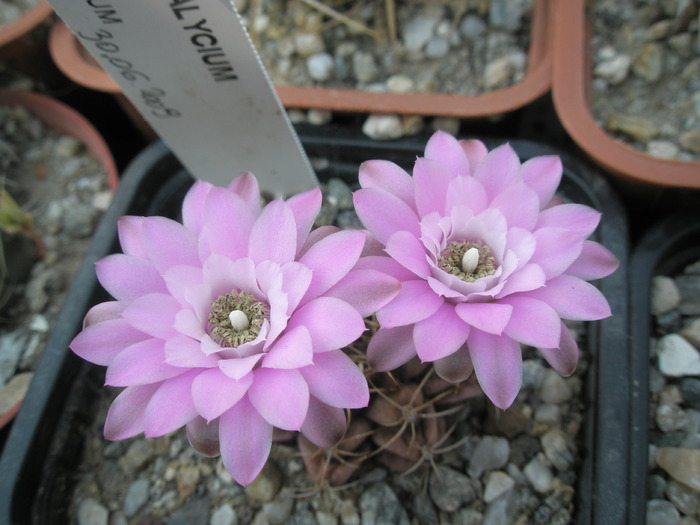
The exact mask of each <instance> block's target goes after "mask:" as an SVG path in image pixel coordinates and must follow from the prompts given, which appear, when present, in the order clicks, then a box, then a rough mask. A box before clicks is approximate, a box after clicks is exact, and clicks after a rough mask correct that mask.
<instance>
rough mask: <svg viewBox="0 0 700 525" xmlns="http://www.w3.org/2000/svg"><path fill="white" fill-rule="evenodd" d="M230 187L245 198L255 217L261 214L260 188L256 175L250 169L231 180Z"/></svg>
mask: <svg viewBox="0 0 700 525" xmlns="http://www.w3.org/2000/svg"><path fill="white" fill-rule="evenodd" d="M228 189H229V190H231V191H233V192H234V193H236V194H238V195H240V196H241V197H242V198H243V200H244V201H245V203H246V204H247V205H248V208H249V209H250V212H251V213H252V214H253V217H257V216H258V215H259V214H260V188H259V187H258V180H257V179H256V178H255V175H253V174H252V173H251V172H249V171H244V172H243V173H241V174H240V175H238V176H237V177H236V178H235V179H233V180H232V181H231V183H230V184H229V185H228Z"/></svg>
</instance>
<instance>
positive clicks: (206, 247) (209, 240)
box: [198, 188, 255, 261]
mask: <svg viewBox="0 0 700 525" xmlns="http://www.w3.org/2000/svg"><path fill="white" fill-rule="evenodd" d="M254 222H255V216H254V215H253V214H252V213H251V211H250V209H249V208H248V206H247V204H246V203H245V201H244V200H243V199H242V198H241V197H240V196H239V195H236V194H235V193H233V192H231V191H228V190H226V189H224V188H212V190H211V191H210V192H209V195H208V196H207V200H206V208H205V215H204V225H203V227H202V230H201V231H200V233H199V244H198V253H199V258H200V259H201V260H205V259H206V257H208V256H209V255H211V254H212V253H218V254H222V255H224V256H226V257H228V258H229V259H231V260H234V261H235V260H236V259H239V258H241V257H245V256H247V255H248V239H249V238H250V233H251V230H252V228H253V224H254Z"/></svg>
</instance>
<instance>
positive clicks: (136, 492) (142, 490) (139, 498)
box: [124, 478, 150, 518]
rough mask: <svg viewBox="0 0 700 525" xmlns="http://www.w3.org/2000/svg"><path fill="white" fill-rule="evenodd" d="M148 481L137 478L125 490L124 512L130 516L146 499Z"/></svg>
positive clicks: (148, 486)
mask: <svg viewBox="0 0 700 525" xmlns="http://www.w3.org/2000/svg"><path fill="white" fill-rule="evenodd" d="M149 488H150V483H149V482H148V480H147V479H143V478H141V479H137V480H136V481H134V482H133V483H132V484H131V485H129V488H128V489H127V490H126V496H124V514H125V515H126V516H127V517H129V518H130V517H132V516H133V515H134V514H136V513H137V512H138V511H139V509H140V508H141V507H143V506H144V504H145V503H146V502H147V501H148V490H149Z"/></svg>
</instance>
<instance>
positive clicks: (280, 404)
mask: <svg viewBox="0 0 700 525" xmlns="http://www.w3.org/2000/svg"><path fill="white" fill-rule="evenodd" d="M254 376H255V377H254V380H253V384H252V385H251V386H250V389H249V390H248V399H250V402H251V404H252V405H253V406H254V407H255V409H256V410H257V411H258V413H259V414H260V415H261V416H262V417H263V418H264V419H265V421H267V422H268V423H270V425H272V426H274V427H277V428H281V429H282V430H299V429H300V428H301V425H302V424H303V423H304V419H306V411H307V410H308V408H309V387H308V386H307V384H306V381H305V380H304V378H303V377H302V375H301V373H300V372H299V371H298V370H280V369H276V368H258V369H257V370H256V371H255V372H254Z"/></svg>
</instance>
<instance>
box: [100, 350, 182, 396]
mask: <svg viewBox="0 0 700 525" xmlns="http://www.w3.org/2000/svg"><path fill="white" fill-rule="evenodd" d="M163 346H164V343H163V341H162V340H161V339H146V340H145V341H140V342H138V343H134V344H133V345H131V346H128V347H126V348H125V349H124V350H122V351H121V352H119V355H117V356H116V357H115V358H114V360H113V361H112V362H111V363H110V365H109V367H108V368H107V374H106V378H105V384H106V385H110V386H130V385H144V384H147V383H158V382H160V381H163V380H165V379H170V378H171V377H175V376H177V375H180V374H182V373H183V372H185V371H186V369H184V368H178V367H174V366H171V365H169V364H167V363H166V362H165V351H164V350H163Z"/></svg>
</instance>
